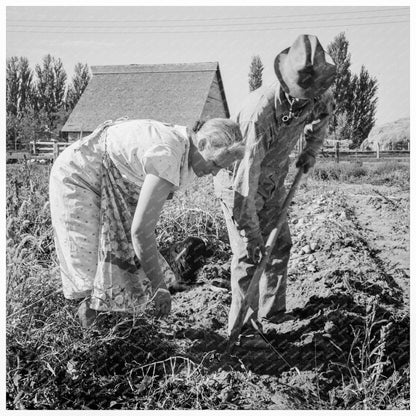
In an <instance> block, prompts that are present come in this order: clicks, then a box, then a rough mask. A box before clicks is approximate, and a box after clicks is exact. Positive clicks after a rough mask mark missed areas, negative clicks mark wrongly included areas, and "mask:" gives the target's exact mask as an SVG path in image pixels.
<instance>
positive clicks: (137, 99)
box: [62, 62, 229, 142]
mask: <svg viewBox="0 0 416 416" xmlns="http://www.w3.org/2000/svg"><path fill="white" fill-rule="evenodd" d="M91 71H92V75H93V76H92V79H91V80H90V82H89V84H88V86H87V88H86V89H85V91H84V92H83V94H82V96H81V98H80V99H79V101H78V103H77V105H76V106H75V108H74V109H73V111H72V113H71V115H70V116H69V118H68V120H67V122H66V123H65V125H64V126H63V128H62V133H63V137H64V138H67V139H68V141H70V142H72V141H75V140H77V139H79V138H81V137H84V136H86V135H88V134H90V133H91V132H92V131H93V130H94V129H95V128H96V127H97V126H98V125H100V124H101V123H102V122H104V121H106V120H116V119H118V118H120V117H128V118H129V119H154V120H158V121H161V122H165V123H172V124H179V125H187V126H191V127H192V126H193V124H194V123H195V121H197V120H198V119H203V120H207V119H210V118H214V117H225V118H228V117H229V110H228V105H227V100H226V98H225V93H224V88H223V84H222V80H221V74H220V69H219V65H218V62H198V63H191V64H160V65H115V66H92V67H91Z"/></svg>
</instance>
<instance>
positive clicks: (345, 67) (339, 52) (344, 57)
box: [328, 33, 351, 113]
mask: <svg viewBox="0 0 416 416" xmlns="http://www.w3.org/2000/svg"><path fill="white" fill-rule="evenodd" d="M348 46H349V42H348V40H347V39H346V37H345V34H344V33H340V34H339V35H338V36H336V37H335V39H334V41H333V42H331V43H330V44H329V45H328V53H329V55H330V56H331V58H332V60H333V61H334V63H335V66H336V76H335V81H334V83H333V84H332V90H333V95H334V100H335V108H336V112H338V113H342V112H344V111H346V106H347V105H348V103H349V102H350V101H351V100H350V99H351V90H350V82H351V70H350V66H351V54H350V53H349V52H348Z"/></svg>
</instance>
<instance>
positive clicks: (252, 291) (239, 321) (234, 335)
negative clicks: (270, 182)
mask: <svg viewBox="0 0 416 416" xmlns="http://www.w3.org/2000/svg"><path fill="white" fill-rule="evenodd" d="M302 174H303V170H302V169H301V168H300V169H298V171H297V173H296V176H295V178H294V179H293V182H292V185H291V187H290V189H289V192H288V193H287V195H286V198H285V200H284V202H283V205H282V208H281V211H280V214H279V216H278V218H277V221H276V225H275V227H274V228H273V230H272V231H271V232H270V234H269V237H268V238H267V242H266V245H265V253H264V255H263V257H262V259H261V261H260V263H259V265H258V266H257V268H256V271H255V272H254V274H253V277H252V278H251V281H250V284H249V286H248V289H247V293H246V295H245V297H244V299H243V302H242V304H241V307H240V309H239V311H238V315H237V318H236V320H235V323H234V326H233V328H232V329H231V334H230V337H229V339H228V345H227V352H228V353H230V352H231V350H232V349H233V347H234V345H235V343H236V342H237V339H238V336H239V335H240V332H241V328H242V327H243V325H244V321H245V318H246V315H247V312H248V308H249V306H250V304H251V302H252V299H254V297H255V295H256V293H258V287H259V280H260V277H261V275H262V274H263V272H264V269H265V268H266V266H267V263H268V261H269V259H270V254H271V252H272V250H273V247H274V245H275V244H276V240H277V236H278V235H279V231H280V228H281V227H282V224H283V221H284V220H285V218H286V211H287V209H288V208H289V205H290V203H291V201H292V199H293V196H294V195H295V192H296V188H297V186H298V185H299V182H300V180H301V178H302Z"/></svg>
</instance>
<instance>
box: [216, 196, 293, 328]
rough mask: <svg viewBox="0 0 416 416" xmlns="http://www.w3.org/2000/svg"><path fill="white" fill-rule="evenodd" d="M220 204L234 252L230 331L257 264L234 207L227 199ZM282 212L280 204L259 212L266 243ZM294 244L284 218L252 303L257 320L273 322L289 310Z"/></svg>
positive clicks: (266, 207)
mask: <svg viewBox="0 0 416 416" xmlns="http://www.w3.org/2000/svg"><path fill="white" fill-rule="evenodd" d="M279 202H280V201H279ZM221 206H222V209H223V212H224V216H225V220H226V224H227V229H228V234H229V238H230V244H231V250H232V252H233V257H232V261H231V292H232V300H231V308H230V313H229V316H228V333H229V334H230V333H231V329H232V328H233V326H234V323H235V321H236V319H237V316H238V312H239V310H240V307H241V304H242V302H243V299H244V296H245V294H246V292H247V289H248V286H249V284H250V281H251V278H252V277H253V274H254V272H255V270H256V266H257V265H256V264H254V263H253V262H252V261H251V260H250V259H249V258H248V256H247V249H246V243H245V242H244V241H243V238H242V237H241V236H240V233H239V231H238V230H237V228H236V224H235V222H234V220H233V217H232V211H231V209H230V208H229V207H228V206H227V204H226V203H224V201H221ZM279 213H280V204H270V205H268V206H265V207H264V208H263V209H262V210H261V211H260V212H259V213H258V215H259V220H260V228H261V231H262V235H263V239H264V242H265V243H266V241H267V238H268V236H269V234H270V232H271V231H272V229H273V228H274V227H275V225H276V222H277V217H278V215H279ZM291 247H292V240H291V237H290V230H289V226H288V223H287V221H286V220H285V221H284V223H283V225H282V227H281V229H280V232H279V235H278V238H277V240H276V244H275V246H274V248H273V250H272V252H271V255H270V259H269V262H268V265H267V266H266V270H265V272H264V273H263V275H262V277H261V279H260V282H259V293H258V295H257V298H256V299H254V302H253V304H252V305H254V308H253V309H254V310H253V314H252V315H251V317H252V318H254V319H255V318H257V319H258V320H259V321H260V322H261V321H262V320H267V321H270V322H273V318H275V317H277V315H278V314H279V313H282V312H285V311H286V283H287V265H288V262H289V257H290V249H291ZM246 319H248V317H247V318H246Z"/></svg>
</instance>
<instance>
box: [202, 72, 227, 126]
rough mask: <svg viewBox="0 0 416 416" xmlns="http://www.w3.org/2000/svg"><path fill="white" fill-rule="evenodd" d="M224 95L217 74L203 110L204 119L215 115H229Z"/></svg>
mask: <svg viewBox="0 0 416 416" xmlns="http://www.w3.org/2000/svg"><path fill="white" fill-rule="evenodd" d="M222 97H223V96H222V94H221V91H220V86H219V82H218V78H217V76H215V77H214V80H213V82H212V84H211V88H210V90H209V93H208V98H207V101H206V102H205V105H204V109H203V111H202V115H201V119H202V120H208V119H210V118H214V117H222V118H227V117H228V114H227V108H226V105H225V103H224V100H223V98H222Z"/></svg>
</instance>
